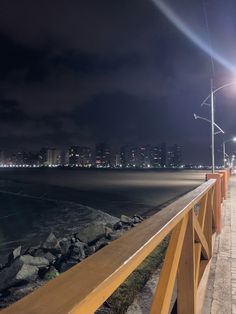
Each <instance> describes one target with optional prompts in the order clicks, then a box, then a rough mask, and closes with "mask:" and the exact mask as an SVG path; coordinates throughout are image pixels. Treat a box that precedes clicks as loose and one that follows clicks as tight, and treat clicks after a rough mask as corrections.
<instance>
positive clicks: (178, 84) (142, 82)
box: [0, 0, 236, 162]
mask: <svg viewBox="0 0 236 314" xmlns="http://www.w3.org/2000/svg"><path fill="white" fill-rule="evenodd" d="M157 2H158V1H157ZM165 3H167V4H168V5H169V6H170V7H171V8H172V9H173V10H174V12H175V13H176V14H178V16H179V17H180V18H181V19H182V21H184V23H186V24H187V25H188V27H189V28H191V30H193V31H194V33H195V34H197V35H198V36H199V37H200V38H201V39H202V40H203V41H205V42H206V43H208V42H209V41H208V34H207V30H206V24H205V20H204V10H203V3H205V7H206V9H207V14H208V22H209V28H210V37H211V41H212V48H213V50H214V51H216V52H217V53H219V54H220V55H221V56H223V58H224V59H225V60H226V61H227V62H228V63H231V64H232V65H234V64H235V65H236V18H235V17H236V3H235V1H234V0H228V1H226V2H223V1H222V0H205V1H203V0H202V1H199V0H168V1H165ZM214 67H215V73H214V80H215V82H214V84H215V87H218V86H220V85H222V84H224V83H228V82H231V81H233V80H235V79H234V69H233V66H232V69H230V67H225V66H224V65H222V64H220V63H219V62H217V61H215V62H214ZM211 73H212V70H211V60H210V57H209V55H207V54H206V53H205V52H204V51H202V49H200V48H199V47H197V46H196V44H194V43H193V42H192V41H191V40H189V39H188V38H187V37H186V36H185V35H183V34H182V33H181V32H180V30H178V29H177V28H176V27H175V26H174V25H173V23H171V22H170V21H169V20H168V19H167V17H166V16H164V14H163V13H162V12H160V10H159V9H158V8H157V7H156V6H155V5H154V2H152V1H151V0H112V1H111V0H86V1H82V0H64V1H61V0H40V1H32V0H20V1H19V0H11V1H9V0H4V1H3V0H0V149H13V150H15V149H22V150H23V149H38V148H40V147H42V146H53V147H60V148H63V147H68V146H70V145H72V144H81V145H84V144H88V145H92V144H94V143H97V142H107V143H110V144H111V145H114V146H117V147H118V146H119V145H120V144H130V143H132V144H135V145H139V144H140V145H141V144H156V143H160V142H162V141H166V142H167V143H169V144H174V143H178V144H180V145H183V146H184V159H185V161H186V162H195V161H199V162H208V161H210V125H208V123H206V122H204V121H200V120H198V121H195V120H194V118H193V113H194V112H196V113H197V114H199V115H201V116H205V117H208V118H209V117H210V110H209V108H208V107H200V103H201V102H202V100H203V99H204V98H205V97H206V96H207V95H208V94H209V92H210V78H211V76H212V74H211ZM235 74H236V73H235ZM233 89H234V88H232V87H231V88H227V89H225V90H224V91H222V92H220V93H219V94H217V97H216V121H217V123H219V124H220V125H221V127H222V128H223V129H224V130H225V131H226V134H225V139H228V138H230V137H231V136H233V135H236V91H235V92H234V90H233ZM235 90H236V88H235ZM221 143H222V136H221V135H219V136H218V138H217V148H216V150H220V149H221V147H220V145H221ZM231 148H232V149H233V145H232V146H231ZM227 149H230V144H228V146H227ZM219 154H220V152H219ZM219 156H221V155H219Z"/></svg>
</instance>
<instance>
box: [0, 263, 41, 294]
mask: <svg viewBox="0 0 236 314" xmlns="http://www.w3.org/2000/svg"><path fill="white" fill-rule="evenodd" d="M38 270H39V268H38V267H37V266H35V265H29V264H25V263H24V262H23V261H22V260H21V259H20V258H18V259H17V260H15V261H14V262H13V263H12V264H11V265H10V266H9V267H6V268H4V269H3V270H2V271H1V272H0V291H2V290H5V289H7V288H10V287H12V286H14V285H16V284H20V283H22V282H31V281H34V280H35V279H36V278H37V275H38Z"/></svg>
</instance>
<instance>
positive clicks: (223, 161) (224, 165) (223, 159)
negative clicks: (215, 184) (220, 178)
mask: <svg viewBox="0 0 236 314" xmlns="http://www.w3.org/2000/svg"><path fill="white" fill-rule="evenodd" d="M223 158H224V159H223V165H224V169H225V142H223Z"/></svg>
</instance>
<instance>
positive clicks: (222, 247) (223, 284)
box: [204, 176, 236, 314]
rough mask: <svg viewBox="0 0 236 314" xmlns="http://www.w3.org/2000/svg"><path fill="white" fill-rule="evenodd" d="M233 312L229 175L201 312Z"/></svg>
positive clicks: (235, 238)
mask: <svg viewBox="0 0 236 314" xmlns="http://www.w3.org/2000/svg"><path fill="white" fill-rule="evenodd" d="M231 313H232V314H236V176H234V177H231V182H230V188H229V192H228V198H227V200H226V201H225V202H224V205H223V208H222V232H221V234H220V236H217V238H216V242H215V247H214V255H213V261H212V265H211V271H210V276H209V281H208V288H207V294H206V300H205V305H204V314H231Z"/></svg>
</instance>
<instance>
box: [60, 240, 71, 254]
mask: <svg viewBox="0 0 236 314" xmlns="http://www.w3.org/2000/svg"><path fill="white" fill-rule="evenodd" d="M59 244H60V248H61V254H62V255H66V254H67V253H68V251H69V248H70V245H71V241H70V240H68V239H66V238H64V239H62V240H61V241H60V242H59Z"/></svg>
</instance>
